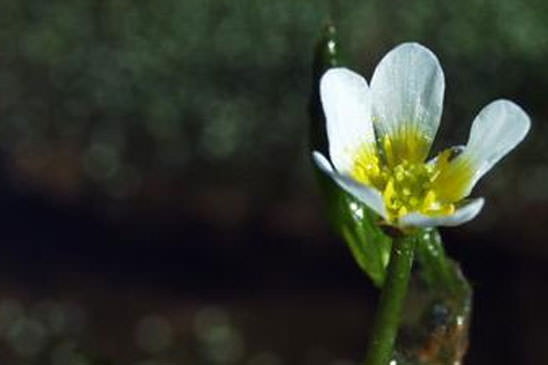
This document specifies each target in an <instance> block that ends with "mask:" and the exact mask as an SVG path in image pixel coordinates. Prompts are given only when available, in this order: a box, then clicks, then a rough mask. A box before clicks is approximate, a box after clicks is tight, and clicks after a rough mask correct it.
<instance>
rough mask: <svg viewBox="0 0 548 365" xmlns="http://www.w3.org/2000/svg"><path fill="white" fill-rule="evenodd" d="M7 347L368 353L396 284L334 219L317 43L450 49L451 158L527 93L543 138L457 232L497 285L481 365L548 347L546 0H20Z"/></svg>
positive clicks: (0, 57)
mask: <svg viewBox="0 0 548 365" xmlns="http://www.w3.org/2000/svg"><path fill="white" fill-rule="evenodd" d="M0 4H1V5H2V6H1V11H0V138H1V144H0V149H1V150H0V153H1V155H0V158H1V168H0V199H1V203H2V204H1V207H2V208H1V211H0V214H1V215H0V218H1V221H2V225H1V227H2V229H1V230H0V272H1V274H2V275H0V359H2V360H4V361H5V362H6V363H8V364H16V365H17V364H49V363H51V364H55V365H65V364H67V365H68V364H71V365H72V364H79V365H80V364H92V363H93V362H92V361H95V360H97V359H98V360H102V359H107V360H108V359H110V360H112V361H114V363H116V364H147V365H153V364H154V365H158V364H182V363H193V364H219V365H222V364H246V365H281V364H315V365H321V364H329V365H352V364H357V363H358V362H359V360H361V359H362V356H363V354H364V347H365V343H366V337H367V333H368V328H369V325H370V322H371V319H372V314H373V309H374V306H375V302H376V296H377V292H376V290H375V289H374V288H373V286H372V285H371V283H370V282H369V280H368V279H367V277H366V276H365V275H364V274H363V273H362V272H361V271H360V270H359V268H358V267H357V266H356V265H355V264H354V262H353V259H352V257H351V256H350V253H349V251H348V250H347V249H346V247H345V245H344V243H343V242H342V240H341V239H339V238H338V237H336V236H335V235H334V234H333V233H332V232H331V231H330V230H329V227H328V222H327V218H326V217H325V214H324V212H323V211H322V207H323V206H322V197H321V195H320V194H319V191H318V189H317V186H316V185H315V182H314V179H313V174H312V169H311V165H310V162H309V151H308V149H307V145H308V144H307V134H308V131H307V127H308V119H307V109H306V106H307V102H308V98H309V95H310V93H311V90H310V85H311V67H310V66H311V62H312V49H313V45H314V42H315V41H316V39H317V38H318V37H319V35H320V32H321V29H322V27H323V26H324V24H325V23H326V22H327V21H328V20H331V21H333V22H334V24H335V25H336V26H337V27H338V30H339V38H340V43H341V47H342V50H343V52H344V54H345V59H346V60H347V64H348V65H349V66H350V67H352V68H353V69H355V70H357V71H359V72H361V73H363V74H364V75H365V76H366V78H368V79H370V77H371V74H372V71H373V69H374V66H375V64H376V63H377V62H378V61H379V60H380V58H381V57H382V55H384V53H386V52H387V51H388V50H389V49H391V48H392V47H393V46H394V45H396V44H398V43H400V42H403V41H409V40H414V41H418V42H421V43H423V44H424V45H426V46H428V47H429V48H431V49H432V50H433V51H434V52H435V53H436V54H437V55H438V57H439V59H440V62H441V64H442V66H443V68H444V71H445V76H446V84H447V88H446V95H445V105H444V114H443V119H442V124H441V127H440V131H439V133H438V138H437V140H436V144H435V146H434V149H433V150H434V151H438V150H440V149H441V148H444V147H447V146H448V145H453V144H461V143H463V142H465V141H466V138H467V134H468V129H469V127H470V124H471V121H472V119H473V118H474V116H475V115H476V113H477V112H478V111H479V110H480V109H481V108H482V107H483V106H484V105H486V104H487V103H488V102H489V101H491V100H494V99H496V98H499V97H505V98H509V99H512V100H514V101H516V102H518V103H519V104H520V105H521V106H522V107H523V108H524V109H525V110H526V111H527V112H528V113H529V114H530V116H531V118H532V129H531V132H530V134H529V136H528V137H527V139H526V141H525V142H524V143H523V144H522V145H520V146H519V147H518V148H517V150H516V151H515V152H513V153H512V154H511V155H510V156H509V157H508V158H506V159H504V160H503V161H502V163H500V164H499V165H498V166H497V168H496V169H495V170H494V171H492V172H491V173H490V174H488V176H486V177H485V178H484V179H483V180H482V182H481V183H480V184H479V185H478V187H477V188H476V189H475V191H474V192H473V195H474V196H484V197H486V200H487V203H486V206H485V208H484V210H483V212H482V213H481V215H480V216H479V217H478V218H477V219H476V220H474V221H473V222H471V223H469V224H467V225H465V226H462V227H458V228H452V229H445V230H443V231H442V235H443V237H444V240H445V243H446V248H447V250H448V251H449V253H450V254H451V255H452V256H453V257H454V258H456V259H457V260H458V261H459V262H460V263H461V264H462V267H463V270H464V272H465V274H466V275H467V276H468V278H469V279H470V280H471V282H472V283H473V285H474V288H475V307H474V318H473V324H472V333H471V340H472V344H471V348H470V353H469V356H468V358H467V363H469V364H500V365H503V364H544V363H547V362H548V338H547V335H546V333H545V329H546V328H548V313H547V312H546V308H548V293H547V291H546V284H545V280H546V279H547V278H548V245H546V243H545V238H544V237H545V228H546V224H547V223H548V218H546V216H547V213H548V189H547V188H548V184H547V179H548V149H547V148H546V147H547V142H546V141H548V131H547V130H546V127H545V120H546V117H547V116H548V107H547V105H548V104H546V101H545V100H546V90H547V89H548V88H547V87H548V68H547V67H546V59H548V27H546V24H547V21H548V3H546V2H545V1H541V0H527V1H520V2H518V1H512V0H499V1H494V0H491V1H489V0H466V1H460V2H453V1H442V2H440V1H434V0H426V1H420V2H407V1H390V2H387V1H380V0H378V1H377V0H372V1H357V0H352V1H344V2H342V1H339V2H337V1H319V0H317V1H293V0H278V1H272V2H269V1H251V0H249V1H247V0H231V1H229V0H209V1H208V0H185V1H181V0H163V1H158V2H148V1H135V0H132V1H130V0H116V1H115V0H54V1H47V2H45V1H38V0H28V1H23V2H21V1H16V0H1V1H0Z"/></svg>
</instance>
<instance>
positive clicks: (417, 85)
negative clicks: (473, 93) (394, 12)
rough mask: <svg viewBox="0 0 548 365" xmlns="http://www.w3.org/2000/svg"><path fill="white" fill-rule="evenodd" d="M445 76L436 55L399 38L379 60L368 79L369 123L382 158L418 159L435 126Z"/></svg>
mask: <svg viewBox="0 0 548 365" xmlns="http://www.w3.org/2000/svg"><path fill="white" fill-rule="evenodd" d="M444 90H445V78H444V75H443V70H442V68H441V66H440V63H439V61H438V59H437V57H436V56H435V55H434V54H433V53H432V52H431V51H430V50H429V49H427V48H425V47H423V46H421V45H420V44H418V43H404V44H402V45H400V46H398V47H396V48H394V49H393V50H392V51H390V52H388V53H387V54H386V56H384V58H383V59H382V60H381V61H380V63H379V64H378V66H377V68H376V69H375V72H374V74H373V78H372V79H371V95H372V100H373V106H372V108H373V110H372V112H373V124H374V127H375V132H376V133H377V137H378V139H379V141H380V142H381V145H382V146H383V148H384V150H385V151H384V152H385V155H386V159H387V162H388V163H389V164H390V165H394V164H397V163H398V162H399V161H401V160H402V159H407V160H408V161H412V162H423V161H424V160H425V159H426V157H427V156H428V152H429V150H430V146H431V145H432V141H433V140H434V137H435V135H436V132H437V130H438V126H439V123H440V117H441V112H442V107H443V94H444Z"/></svg>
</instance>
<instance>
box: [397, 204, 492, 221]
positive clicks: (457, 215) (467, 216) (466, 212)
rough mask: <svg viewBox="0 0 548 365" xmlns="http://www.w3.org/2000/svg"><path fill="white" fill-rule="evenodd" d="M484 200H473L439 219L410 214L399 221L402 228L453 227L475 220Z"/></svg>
mask: <svg viewBox="0 0 548 365" xmlns="http://www.w3.org/2000/svg"><path fill="white" fill-rule="evenodd" d="M483 204H484V199H483V198H477V199H471V200H469V201H467V202H466V203H464V205H462V206H461V207H459V208H458V209H457V210H456V211H455V212H454V213H453V214H451V215H446V216H439V217H430V216H427V215H424V214H421V213H416V212H415V213H410V214H407V215H406V216H403V217H402V218H400V220H399V225H400V226H402V227H421V228H426V227H437V226H446V227H453V226H458V225H460V224H463V223H466V222H469V221H471V220H472V219H474V218H475V217H476V216H477V215H478V214H479V212H480V211H481V209H482V208H483Z"/></svg>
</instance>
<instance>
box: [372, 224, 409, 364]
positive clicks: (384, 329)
mask: <svg viewBox="0 0 548 365" xmlns="http://www.w3.org/2000/svg"><path fill="white" fill-rule="evenodd" d="M415 238H416V237H415V236H413V235H401V236H398V237H395V238H394V240H393V243H392V253H391V255H390V262H389V264H388V269H387V273H386V281H385V283H384V287H383V289H382V293H381V297H380V300H379V304H378V309H377V314H376V316H375V323H374V324H373V331H372V333H371V338H370V340H369V347H368V349H367V354H366V357H365V365H388V364H389V362H390V360H391V358H392V355H393V351H394V343H395V341H396V335H397V333H398V327H399V324H400V317H401V312H402V308H403V302H404V300H405V296H406V295H407V289H408V286H409V277H410V274H411V267H412V265H413V257H414V250H415V247H414V246H415Z"/></svg>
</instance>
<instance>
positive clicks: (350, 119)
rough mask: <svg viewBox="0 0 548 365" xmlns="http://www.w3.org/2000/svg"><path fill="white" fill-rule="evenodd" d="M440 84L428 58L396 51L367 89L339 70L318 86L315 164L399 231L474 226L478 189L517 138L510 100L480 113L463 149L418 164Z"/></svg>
mask: <svg viewBox="0 0 548 365" xmlns="http://www.w3.org/2000/svg"><path fill="white" fill-rule="evenodd" d="M444 88H445V80H444V75H443V71H442V69H441V66H440V64H439V62H438V59H437V58H436V56H435V55H434V54H433V53H432V52H431V51H430V50H428V49H427V48H425V47H423V46H421V45H419V44H417V43H404V44H401V45H399V46H398V47H396V48H394V49H393V50H392V51H390V52H389V53H388V54H387V55H386V56H385V57H384V58H383V59H382V60H381V62H380V63H379V65H378V66H377V68H376V69H375V72H374V74H373V78H372V79H371V86H370V87H368V85H367V82H366V80H365V79H364V78H363V77H361V76H360V75H358V74H356V73H355V72H352V71H350V70H348V69H345V68H333V69H330V70H328V71H327V72H326V73H325V74H324V75H323V76H322V79H321V81H320V95H321V101H322V105H323V110H324V113H325V116H326V120H327V135H328V139H329V155H330V157H331V162H330V161H329V160H328V159H327V158H326V157H324V156H323V155H322V154H321V153H319V152H317V151H315V152H314V153H313V156H314V160H315V162H316V164H317V165H318V166H319V167H320V169H322V170H323V171H324V172H325V173H326V174H328V175H329V176H330V177H331V178H332V179H333V180H334V181H335V182H336V183H337V184H338V185H339V186H340V187H341V188H343V189H344V190H346V191H347V192H348V193H350V194H352V195H353V196H355V197H356V198H357V199H359V200H360V201H362V202H363V203H365V204H366V205H367V206H369V207H370V208H371V209H372V210H373V211H375V212H376V213H378V214H379V215H380V216H382V218H383V219H384V220H385V222H386V223H387V224H391V225H394V226H399V227H432V226H455V225H459V224H462V223H465V222H467V221H469V220H471V219H473V218H474V217H475V216H476V215H477V214H478V213H479V212H480V210H481V208H482V207H483V203H484V200H483V198H476V199H465V198H466V197H467V196H468V195H469V194H470V192H471V190H472V188H473V187H474V185H475V184H476V182H477V181H478V180H479V179H480V178H481V177H482V176H483V175H484V174H485V173H486V172H487V171H489V170H490V169H491V167H493V165H494V164H495V163H496V162H497V161H499V160H500V159H501V158H502V157H504V155H506V154H507V153H508V152H509V151H510V150H512V149H513V148H514V147H516V145H517V144H518V143H519V142H520V141H521V140H522V139H523V138H524V137H525V135H526V134H527V132H528V130H529V127H530V124H531V122H530V120H529V117H528V116H527V114H526V113H525V112H524V111H523V110H522V109H521V108H520V107H519V106H517V105H516V104H514V103H513V102H511V101H508V100H496V101H494V102H492V103H490V104H489V105H487V106H486V107H485V108H483V110H481V112H480V113H479V114H478V116H477V117H476V118H475V119H474V122H473V123H472V129H471V131H470V137H469V138H468V143H467V144H466V146H459V147H453V148H450V149H447V150H445V151H442V152H441V153H440V154H439V155H438V156H437V157H435V158H434V159H432V160H430V161H426V158H427V157H428V154H429V151H430V146H431V144H432V141H433V139H434V136H435V134H436V131H437V129H438V125H439V122H440V117H441V112H442V104H443V94H444Z"/></svg>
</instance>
